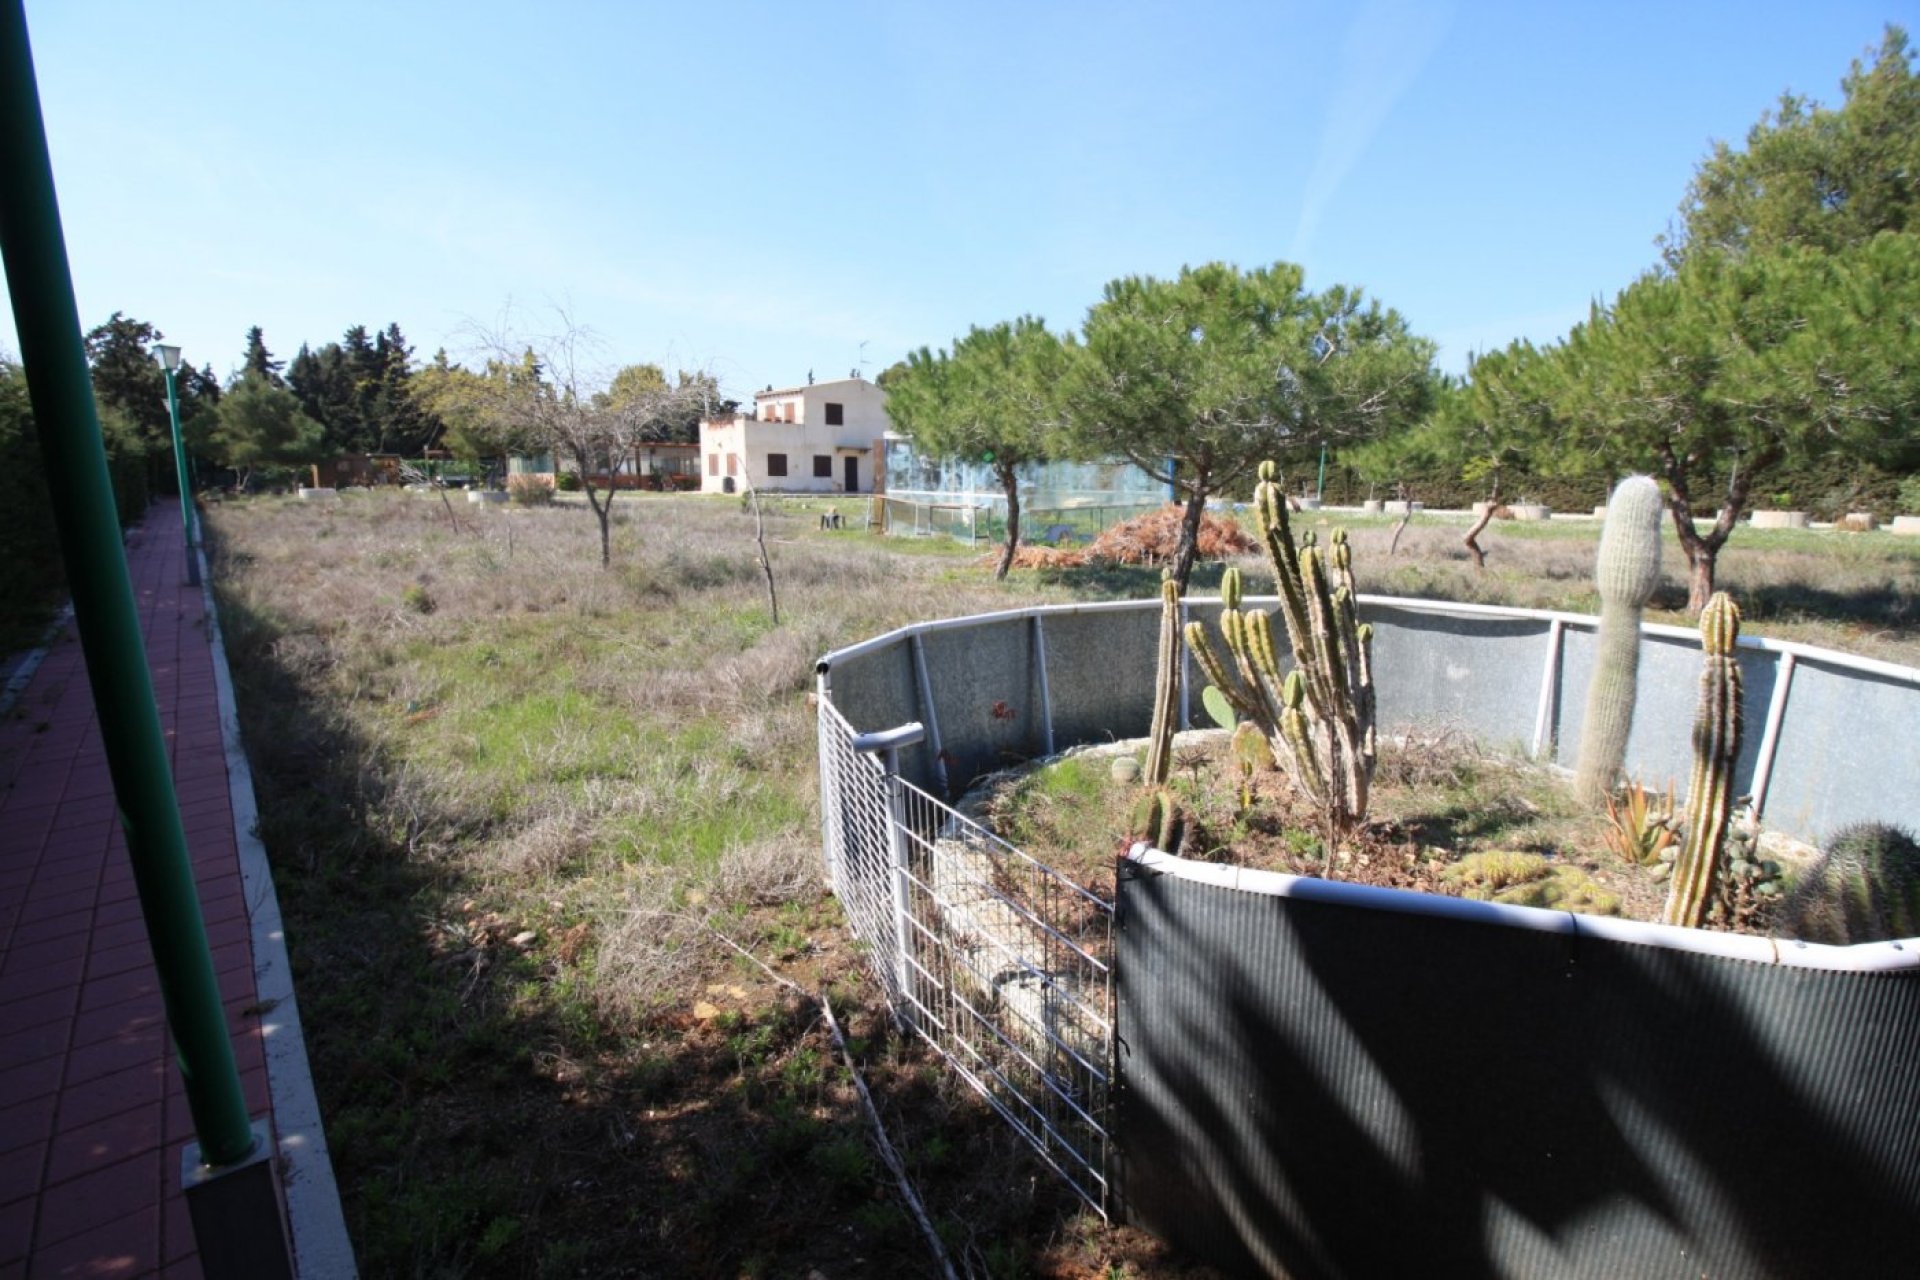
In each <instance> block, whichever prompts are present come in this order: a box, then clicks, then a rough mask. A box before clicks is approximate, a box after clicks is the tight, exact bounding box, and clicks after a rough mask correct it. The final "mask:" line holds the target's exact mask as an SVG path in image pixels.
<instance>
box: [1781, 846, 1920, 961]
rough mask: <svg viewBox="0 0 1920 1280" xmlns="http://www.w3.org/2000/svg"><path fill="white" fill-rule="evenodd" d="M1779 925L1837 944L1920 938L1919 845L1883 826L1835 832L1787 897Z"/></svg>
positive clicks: (1810, 939)
mask: <svg viewBox="0 0 1920 1280" xmlns="http://www.w3.org/2000/svg"><path fill="white" fill-rule="evenodd" d="M1781 924H1782V927H1783V928H1784V929H1785V930H1786V932H1788V933H1789V934H1791V935H1792V936H1794V937H1796V938H1799V939H1800V940H1801V941H1803V942H1826V943H1831V944H1834V945H1836V946H1847V945H1851V944H1853V943H1856V942H1879V941H1887V940H1891V939H1899V938H1912V937H1920V841H1917V840H1915V839H1914V836H1913V833H1912V832H1911V831H1906V830H1903V829H1901V828H1899V827H1896V826H1891V825H1889V824H1887V823H1884V822H1861V823H1855V824H1854V825H1852V826H1849V827H1844V828H1842V829H1841V830H1839V831H1837V832H1835V833H1834V834H1833V836H1832V837H1830V838H1829V839H1828V841H1827V843H1826V847H1825V849H1824V850H1823V851H1822V853H1821V854H1820V857H1819V859H1818V860H1816V861H1815V862H1814V864H1813V865H1812V866H1810V867H1808V868H1807V870H1806V873H1805V874H1804V875H1803V876H1801V878H1800V882H1799V883H1798V884H1796V885H1795V886H1794V888H1793V892H1792V893H1790V894H1788V895H1787V901H1786V904H1785V906H1784V907H1783V908H1782V910H1781Z"/></svg>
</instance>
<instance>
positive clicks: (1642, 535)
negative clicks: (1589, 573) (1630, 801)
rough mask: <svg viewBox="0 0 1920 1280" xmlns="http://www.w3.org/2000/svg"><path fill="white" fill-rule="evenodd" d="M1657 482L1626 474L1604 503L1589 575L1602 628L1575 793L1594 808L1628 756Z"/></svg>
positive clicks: (1656, 534) (1654, 560)
mask: <svg viewBox="0 0 1920 1280" xmlns="http://www.w3.org/2000/svg"><path fill="white" fill-rule="evenodd" d="M1664 505H1665V503H1664V500H1663V499H1662V498H1661V496H1660V486H1659V484H1658V483H1656V482H1655V481H1654V480H1653V479H1652V478H1651V477H1649V476H1628V477H1627V478H1626V479H1625V480H1622V481H1621V482H1620V483H1619V485H1618V486H1616V487H1615V489H1614V491H1613V497H1612V499H1611V500H1610V501H1608V503H1607V523H1606V527H1605V528H1604V529H1602V530H1601V533H1600V558H1599V561H1598V563H1597V564H1596V566H1595V568H1594V582H1595V584H1596V585H1597V586H1598V587H1599V588H1600V634H1599V637H1598V651H1597V652H1596V654H1595V656H1594V667H1593V683H1592V684H1591V685H1589V686H1588V688H1587V716H1586V720H1585V721H1584V723H1583V724H1582V726H1581V729H1580V752H1579V755H1578V757H1577V759H1578V763H1577V765H1576V766H1575V768H1574V793H1575V794H1576V795H1578V796H1579V797H1580V799H1581V801H1582V802H1583V803H1585V804H1588V805H1591V806H1593V807H1594V808H1596V809H1597V808H1599V807H1600V806H1601V805H1603V804H1605V803H1606V802H1607V800H1608V798H1609V797H1610V796H1611V795H1612V794H1613V785H1614V783H1615V781H1616V780H1618V778H1619V776H1620V767H1621V765H1623V764H1624V763H1625V762H1626V758H1627V735H1628V733H1630V732H1631V731H1632V729H1633V704H1634V700H1635V697H1636V695H1637V692H1638V684H1639V674H1640V615H1641V611H1642V610H1643V609H1645V608H1646V604H1647V600H1648V599H1649V598H1650V597H1651V596H1652V595H1653V589H1654V587H1656V586H1657V585H1659V582H1660V515H1661V511H1662V509H1663V507H1664Z"/></svg>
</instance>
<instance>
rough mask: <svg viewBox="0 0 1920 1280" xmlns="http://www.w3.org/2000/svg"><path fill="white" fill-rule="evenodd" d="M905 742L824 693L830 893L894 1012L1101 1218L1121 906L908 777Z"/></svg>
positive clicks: (822, 712) (823, 795) (825, 813)
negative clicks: (898, 765) (900, 755)
mask: <svg viewBox="0 0 1920 1280" xmlns="http://www.w3.org/2000/svg"><path fill="white" fill-rule="evenodd" d="M916 728H917V726H916ZM890 737H891V742H889V741H887V740H888V739H889V738H890ZM910 742H911V740H910V739H905V738H902V737H901V736H899V731H896V732H895V733H894V734H893V735H885V734H876V735H864V736H863V735H856V734H855V733H854V732H853V730H852V728H851V727H850V726H849V725H848V724H847V722H846V720H845V719H844V718H842V717H841V715H840V713H839V712H838V711H837V710H835V709H834V707H833V704H832V703H831V702H829V701H827V700H826V699H825V698H822V699H821V700H820V793H821V794H820V799H821V815H822V827H823V832H822V834H823V837H824V843H825V848H826V860H827V872H828V875H829V877H830V879H831V881H832V884H833V889H834V893H835V894H836V895H838V897H839V898H840V902H841V905H842V907H843V909H844V910H845V911H846V913H847V919H848V922H849V925H850V927H851V928H852V931H853V933H854V936H855V937H857V938H859V939H860V940H861V941H862V942H863V943H865V944H866V945H867V947H868V955H869V961H870V963H871V964H872V966H873V970H874V973H875V976H876V977H878V979H879V980H880V983H881V986H882V987H883V989H884V990H885V991H886V993H887V999H888V1003H889V1005H890V1006H891V1007H892V1009H893V1011H894V1013H895V1016H897V1017H898V1018H900V1020H901V1021H902V1022H903V1023H904V1024H905V1025H906V1026H908V1027H909V1028H911V1029H912V1030H913V1032H914V1033H915V1034H917V1035H918V1036H919V1037H920V1038H921V1039H922V1040H924V1041H925V1042H926V1043H927V1044H928V1045H929V1046H930V1047H931V1048H932V1049H933V1050H934V1051H935V1052H937V1053H938V1054H939V1055H940V1056H941V1057H942V1058H944V1059H945V1060H946V1061H947V1063H948V1064H949V1065H950V1066H951V1067H952V1068H953V1069H954V1071H955V1072H956V1073H957V1074H958V1075H959V1076H960V1078H961V1079H963V1080H965V1081H966V1082H967V1083H968V1084H969V1085H971V1086H972V1087H973V1088H974V1089H975V1090H976V1091H978V1092H979V1094H980V1095H981V1096H982V1097H983V1098H985V1099H986V1100H987V1102H988V1103H989V1104H991V1105H992V1107H993V1108H994V1110H996V1111H998V1112H999V1113H1000V1115H1001V1116H1002V1117H1003V1118H1004V1119H1005V1120H1006V1121H1007V1123H1008V1124H1010V1125H1011V1126H1012V1127H1013V1128H1014V1130H1015V1131H1016V1132H1017V1133H1019V1134H1020V1135H1021V1137H1023V1138H1025V1139H1026V1141H1027V1142H1028V1144H1029V1145H1031V1146H1032V1147H1033V1149H1034V1150H1035V1151H1036V1152H1037V1153H1038V1154H1039V1156H1040V1158H1041V1159H1042V1160H1044V1161H1045V1162H1046V1163H1047V1164H1048V1165H1049V1166H1051V1167H1052V1168H1053V1170H1054V1171H1055V1172H1056V1173H1058V1174H1059V1175H1060V1176H1061V1177H1062V1178H1063V1179H1065V1181H1066V1182H1067V1184H1068V1185H1069V1186H1071V1187H1072V1188H1073V1189H1074V1191H1075V1192H1077V1193H1078V1194H1079V1195H1080V1197H1081V1198H1082V1199H1083V1200H1085V1201H1086V1202H1087V1204H1088V1205H1089V1206H1091V1207H1092V1208H1093V1209H1094V1210H1095V1211H1096V1212H1098V1213H1100V1214H1101V1216H1103V1217H1104V1216H1106V1213H1107V1205H1108V1194H1107V1192H1108V1187H1107V1154H1108V1145H1109V1134H1108V1099H1109V1095H1110V1092H1111V1082H1112V1063H1113V985H1112V971H1111V968H1110V959H1109V958H1110V955H1111V943H1112V925H1113V906H1112V904H1111V903H1109V902H1107V901H1105V900H1104V899H1102V898H1100V897H1098V896H1097V895H1095V894H1093V893H1090V892H1088V891H1087V890H1085V889H1083V888H1081V887H1080V886H1078V885H1076V884H1074V883H1073V882H1071V881H1069V880H1068V879H1066V878H1065V877H1063V876H1061V875H1060V874H1059V873H1058V872H1056V871H1054V870H1053V869H1051V868H1049V867H1046V866H1043V865H1042V864H1040V863H1038V862H1036V861H1034V860H1033V859H1032V858H1030V857H1028V856H1027V855H1026V854H1024V853H1022V852H1021V851H1020V850H1019V849H1016V848H1014V847H1013V846H1012V845H1010V844H1008V843H1006V842H1005V841H1004V840H1001V839H999V838H998V837H996V836H994V835H993V834H992V833H991V832H989V831H987V830H985V829H984V828H982V827H981V826H980V825H979V824H978V823H975V822H974V821H972V820H971V819H969V818H967V817H966V816H964V815H962V814H960V813H958V812H956V811H955V810H953V809H952V808H950V807H948V806H947V805H945V804H943V803H941V802H940V801H939V800H936V799H935V798H934V797H932V796H930V795H928V794H927V793H926V792H924V791H922V790H920V789H919V788H918V787H915V786H914V785H912V784H911V783H909V782H907V781H906V780H905V779H903V778H901V777H899V776H898V773H897V772H896V771H894V770H891V769H890V768H889V767H888V763H887V760H888V758H889V757H890V756H891V755H892V751H893V750H897V749H899V748H900V747H904V746H906V745H910ZM890 746H891V747H892V750H888V748H889V747H890ZM862 748H866V749H864V750H863V749H862Z"/></svg>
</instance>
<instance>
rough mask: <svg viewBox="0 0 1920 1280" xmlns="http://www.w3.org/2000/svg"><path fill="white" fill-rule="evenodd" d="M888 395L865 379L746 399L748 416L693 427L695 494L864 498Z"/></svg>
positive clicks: (879, 449) (816, 384)
mask: <svg viewBox="0 0 1920 1280" xmlns="http://www.w3.org/2000/svg"><path fill="white" fill-rule="evenodd" d="M888 429H889V423H888V421H887V393H886V392H884V391H882V390H881V389H880V388H879V387H877V386H875V385H874V384H873V383H871V382H868V381H867V380H866V379H865V378H859V377H854V378H841V379H838V380H836V381H833V382H810V383H808V384H807V385H805V386H801V387H788V388H786V389H785V390H780V391H776V390H774V389H773V388H771V387H769V388H768V389H767V390H765V391H762V392H759V393H758V394H756V395H755V396H754V397H753V412H752V413H750V414H735V415H734V416H733V417H731V418H719V419H715V420H713V421H710V422H702V423H701V424H700V491H701V492H702V493H737V492H739V491H741V490H743V489H748V488H756V489H766V490H775V491H787V492H794V493H871V492H873V489H874V480H875V478H876V477H875V475H874V465H875V462H876V461H877V460H878V459H879V458H881V457H882V456H883V455H882V446H881V438H882V437H883V436H885V435H886V433H887V431H888Z"/></svg>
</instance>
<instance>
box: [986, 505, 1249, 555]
mask: <svg viewBox="0 0 1920 1280" xmlns="http://www.w3.org/2000/svg"><path fill="white" fill-rule="evenodd" d="M1184 515H1185V512H1184V510H1183V509H1182V508H1181V507H1180V506H1178V505H1177V504H1174V503H1169V504H1167V505H1166V506H1164V507H1161V508H1160V509H1159V510H1158V511H1149V512H1148V513H1147V514H1145V515H1141V516H1135V517H1134V518H1133V519H1131V520H1128V521H1125V522H1123V523H1121V524H1117V525H1114V526H1113V527H1112V528H1110V529H1108V530H1106V531H1105V532H1103V533H1101V535H1100V536H1099V537H1097V538H1095V539H1094V540H1093V541H1092V542H1091V543H1089V544H1088V545H1087V546H1085V547H1081V548H1071V549H1068V548H1056V547H1043V546H1032V545H1023V546H1021V547H1020V548H1019V550H1017V551H1016V552H1014V557H1013V567H1014V568H1016V569H1042V568H1049V569H1051V568H1061V569H1071V568H1079V567H1081V566H1083V565H1106V564H1144V565H1159V564H1171V563H1173V554H1174V551H1175V549H1177V548H1178V547H1179V545H1180V521H1181V519H1182V517H1183V516H1184ZM1199 541H1200V547H1199V551H1200V559H1202V560H1225V559H1228V558H1230V557H1233V556H1243V555H1250V554H1252V553H1253V552H1255V551H1258V550H1259V549H1260V545H1259V543H1257V542H1255V541H1254V540H1253V539H1252V538H1251V537H1249V536H1248V535H1247V533H1246V531H1245V530H1243V529H1242V528H1241V527H1240V526H1239V525H1238V524H1235V523H1234V522H1233V520H1231V519H1229V518H1228V517H1226V516H1218V515H1215V514H1213V513H1212V512H1211V511H1209V512H1204V513H1202V515H1201V517H1200V539H1199ZM999 562H1000V557H999V554H998V553H997V552H996V553H995V554H994V555H992V556H989V557H988V558H987V561H986V563H992V564H998V563H999Z"/></svg>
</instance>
